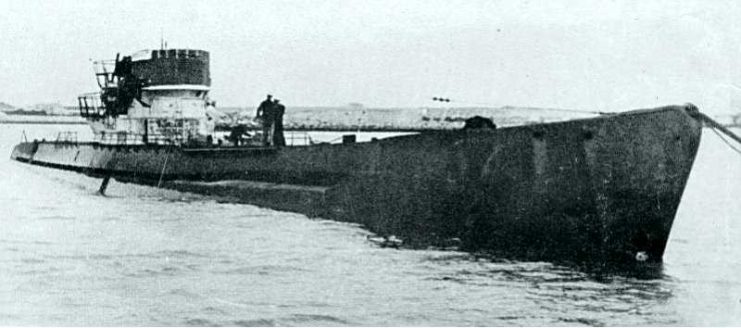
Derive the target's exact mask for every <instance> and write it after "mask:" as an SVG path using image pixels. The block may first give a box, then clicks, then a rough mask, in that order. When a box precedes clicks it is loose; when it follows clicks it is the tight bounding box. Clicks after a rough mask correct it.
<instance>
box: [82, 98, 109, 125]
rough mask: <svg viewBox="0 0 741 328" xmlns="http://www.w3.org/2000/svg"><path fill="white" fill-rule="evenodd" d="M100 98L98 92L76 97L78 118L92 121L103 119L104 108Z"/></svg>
mask: <svg viewBox="0 0 741 328" xmlns="http://www.w3.org/2000/svg"><path fill="white" fill-rule="evenodd" d="M100 97H101V95H100V92H93V93H86V94H83V95H80V96H79V97H77V103H78V105H79V108H80V116H82V117H84V118H89V119H93V120H96V119H100V118H103V117H105V113H106V108H105V106H103V104H102V102H101V99H100Z"/></svg>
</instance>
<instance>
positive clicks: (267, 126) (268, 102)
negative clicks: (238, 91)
mask: <svg viewBox="0 0 741 328" xmlns="http://www.w3.org/2000/svg"><path fill="white" fill-rule="evenodd" d="M273 107H274V105H273V96H272V95H268V98H267V99H265V100H263V101H262V102H261V103H260V107H257V115H256V116H255V117H257V118H259V119H261V120H262V144H263V145H265V146H268V145H270V140H271V139H272V138H271V135H272V132H273V119H274V116H275V113H274V112H275V111H274V110H273Z"/></svg>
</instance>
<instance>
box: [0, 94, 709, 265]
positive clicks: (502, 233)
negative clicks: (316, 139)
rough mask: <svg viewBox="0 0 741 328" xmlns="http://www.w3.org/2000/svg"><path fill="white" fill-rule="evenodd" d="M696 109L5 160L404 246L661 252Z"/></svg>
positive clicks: (609, 256) (687, 160) (109, 148)
mask: <svg viewBox="0 0 741 328" xmlns="http://www.w3.org/2000/svg"><path fill="white" fill-rule="evenodd" d="M696 114H697V109H696V108H695V107H694V106H691V105H688V106H670V107H663V108H657V109H649V110H637V111H631V112H626V113H621V114H615V115H603V116H600V117H596V118H590V119H580V120H573V121H566V122H557V123H547V124H536V125H528V126H519V127H509V128H501V129H493V130H492V129H480V130H456V131H427V132H422V133H420V134H416V135H407V136H399V137H392V138H387V139H381V140H375V141H372V142H365V143H345V144H321V145H311V146H294V147H283V148H204V149H188V148H180V147H167V146H155V145H103V144H99V143H71V142H30V143H21V144H19V145H17V146H16V147H15V149H14V150H13V153H12V155H11V158H13V159H15V160H18V161H21V162H25V163H29V164H34V165H41V166H48V167H53V168H58V169H64V170H73V171H77V172H81V173H84V174H87V175H90V176H96V177H97V176H99V177H104V176H111V177H114V178H116V179H117V180H120V181H125V182H135V183H144V184H150V185H159V186H162V187H167V188H174V189H179V190H184V191H192V192H198V193H205V194H212V195H218V196H223V197H229V198H231V199H233V200H235V201H240V202H245V203H251V204H256V205H259V206H266V207H271V208H275V209H279V210H287V211H294V212H300V213H304V214H307V215H309V216H315V217H322V218H327V219H333V220H339V221H348V222H356V223H360V224H362V225H364V226H365V227H366V228H368V229H369V230H371V231H373V232H375V233H377V234H380V235H385V236H388V235H396V236H397V237H399V238H401V239H402V240H403V241H404V243H405V244H406V245H409V246H411V247H426V246H430V245H439V246H446V245H455V246H459V247H461V248H463V249H465V250H472V251H479V250H484V251H487V252H491V253H494V254H496V255H499V256H503V257H507V258H515V259H528V260H555V259H562V260H569V261H590V262H591V261H618V262H624V261H636V259H638V260H640V261H648V262H660V261H661V258H662V255H663V253H664V249H665V247H666V242H667V240H668V237H669V233H670V231H671V226H672V222H673V220H674V216H675V213H676V211H677V207H678V205H679V203H680V200H681V196H682V192H683V190H684V187H685V184H686V182H687V179H688V177H689V174H690V170H691V168H692V164H693V161H694V158H695V154H696V152H697V148H698V145H699V142H700V135H701V126H702V124H701V122H699V121H698V120H697V119H696V118H695V117H696Z"/></svg>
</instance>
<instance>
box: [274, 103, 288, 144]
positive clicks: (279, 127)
mask: <svg viewBox="0 0 741 328" xmlns="http://www.w3.org/2000/svg"><path fill="white" fill-rule="evenodd" d="M285 112H286V106H283V104H281V103H280V100H278V99H275V102H273V145H274V146H276V147H282V146H285V145H286V138H285V137H284V136H283V114H285Z"/></svg>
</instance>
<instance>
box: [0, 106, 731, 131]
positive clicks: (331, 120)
mask: <svg viewBox="0 0 741 328" xmlns="http://www.w3.org/2000/svg"><path fill="white" fill-rule="evenodd" d="M217 111H218V112H219V113H222V114H216V116H217V117H215V119H216V122H217V126H219V127H220V129H229V127H231V126H234V125H235V124H247V125H251V126H255V127H256V126H257V125H258V123H256V122H255V121H254V120H253V119H254V115H255V112H256V106H255V107H254V108H253V107H236V106H225V107H218V108H217ZM78 113H79V112H78V108H77V106H69V105H62V104H59V103H40V104H35V105H31V106H26V107H22V108H21V107H15V106H13V105H11V104H8V103H5V102H0V114H2V115H0V122H3V123H35V122H38V123H48V124H53V123H56V122H58V123H60V124H84V123H85V120H84V119H82V118H81V117H79V116H78ZM595 115H597V114H596V113H595V112H587V111H578V110H567V109H558V108H534V107H514V106H503V107H418V108H367V107H364V106H363V105H362V104H358V103H350V104H347V105H345V106H290V105H289V106H287V108H286V114H285V117H284V125H285V128H286V129H298V130H326V129H328V130H338V129H347V130H369V131H372V130H375V131H391V130H428V129H430V130H438V129H441V130H448V129H457V128H461V127H463V124H464V121H465V120H466V119H467V118H470V117H473V116H482V117H486V118H489V119H491V120H492V121H493V122H494V123H495V124H496V125H497V126H513V125H524V124H535V123H544V122H555V121H564V120H570V119H576V118H586V117H590V116H595ZM716 118H717V119H718V121H720V122H721V123H723V124H724V125H728V126H741V115H720V116H717V117H716Z"/></svg>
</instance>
